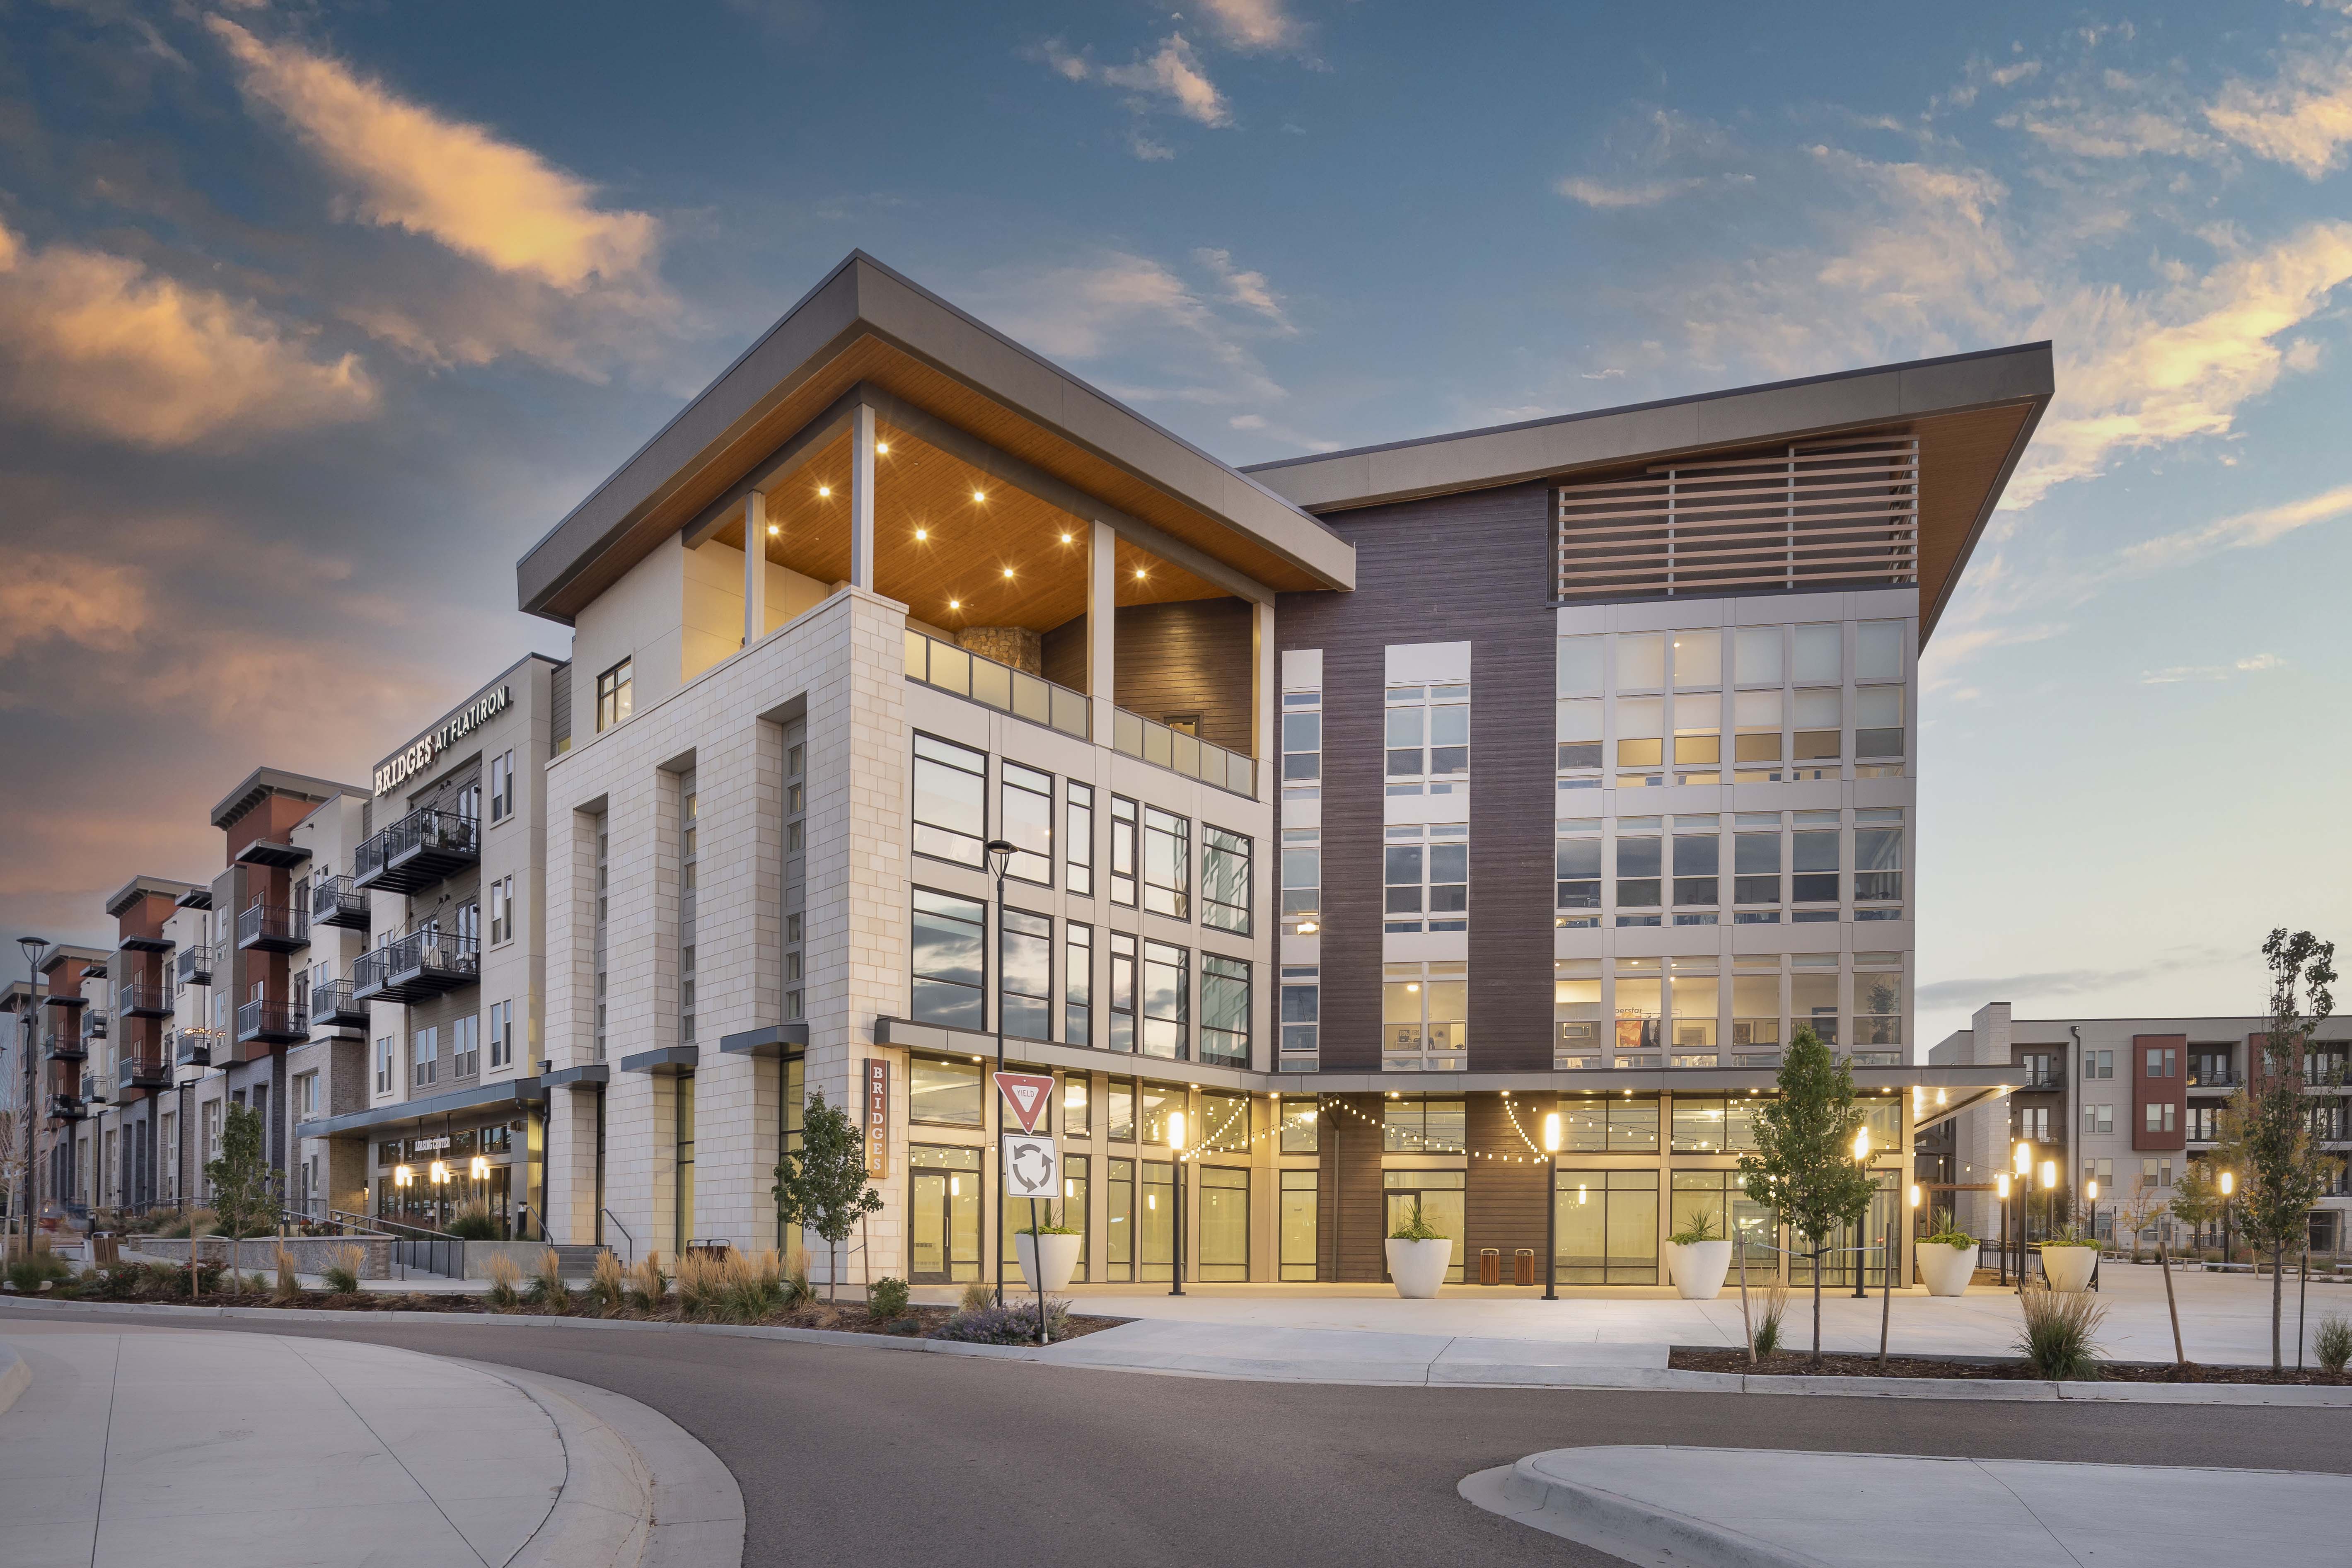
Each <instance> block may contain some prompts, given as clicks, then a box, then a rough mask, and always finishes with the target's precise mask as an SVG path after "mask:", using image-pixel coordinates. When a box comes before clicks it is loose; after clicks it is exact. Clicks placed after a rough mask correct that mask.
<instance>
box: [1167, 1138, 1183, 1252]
mask: <svg viewBox="0 0 2352 1568" xmlns="http://www.w3.org/2000/svg"><path fill="white" fill-rule="evenodd" d="M1168 1153H1169V1156H1170V1158H1169V1162H1168V1169H1169V1171H1170V1172H1171V1173H1172V1174H1173V1175H1174V1176H1175V1178H1176V1213H1175V1215H1174V1217H1175V1221H1176V1245H1175V1246H1174V1247H1171V1249H1170V1251H1171V1253H1172V1254H1173V1256H1174V1258H1175V1266H1174V1267H1173V1268H1171V1269H1170V1272H1171V1274H1173V1275H1174V1276H1175V1279H1174V1282H1173V1283H1171V1285H1170V1286H1169V1287H1168V1293H1169V1294H1170V1295H1171V1296H1181V1295H1182V1294H1183V1293H1184V1113H1183V1112H1182V1111H1181V1110H1171V1111H1170V1112H1169V1113H1168Z"/></svg>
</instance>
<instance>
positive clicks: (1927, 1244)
mask: <svg viewBox="0 0 2352 1568" xmlns="http://www.w3.org/2000/svg"><path fill="white" fill-rule="evenodd" d="M1916 1250H1917V1252H1918V1255H1919V1278H1920V1279H1924V1280H1926V1281H1927V1294H1928V1295H1930V1296H1965V1295H1967V1294H1968V1289H1969V1280H1971V1279H1975V1278H1976V1272H1977V1249H1976V1247H1975V1244H1973V1243H1971V1244H1970V1245H1969V1246H1967V1247H1951V1246H1948V1245H1946V1244H1945V1243H1943V1242H1940V1241H1923V1242H1920V1243H1919V1244H1918V1246H1917V1248H1916Z"/></svg>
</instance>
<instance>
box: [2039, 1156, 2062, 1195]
mask: <svg viewBox="0 0 2352 1568" xmlns="http://www.w3.org/2000/svg"><path fill="white" fill-rule="evenodd" d="M2057 1190H2058V1162H2057V1161H2055V1160H2044V1161H2042V1191H2044V1192H2055V1191H2057Z"/></svg>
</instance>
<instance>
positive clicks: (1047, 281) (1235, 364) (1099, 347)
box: [975, 249, 1296, 406]
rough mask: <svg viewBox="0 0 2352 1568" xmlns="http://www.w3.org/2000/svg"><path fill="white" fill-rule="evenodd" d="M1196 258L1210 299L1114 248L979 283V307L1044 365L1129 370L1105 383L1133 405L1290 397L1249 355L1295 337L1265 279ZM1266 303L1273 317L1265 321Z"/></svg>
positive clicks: (1211, 254)
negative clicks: (1209, 284)
mask: <svg viewBox="0 0 2352 1568" xmlns="http://www.w3.org/2000/svg"><path fill="white" fill-rule="evenodd" d="M1194 255H1195V259H1196V260H1198V261H1199V262H1200V263H1201V264H1202V267H1203V268H1204V270H1206V271H1207V272H1208V274H1209V275H1210V277H1211V278H1212V279H1214V280H1215V282H1216V284H1217V288H1216V289H1215V291H1214V296H1213V297H1211V296H1209V295H1207V294H1206V293H1204V291H1203V290H1202V289H1197V288H1195V287H1194V286H1193V285H1192V284H1191V283H1189V282H1187V281H1186V280H1185V279H1184V278H1183V277H1181V276H1180V275H1179V274H1178V273H1177V272H1176V271H1175V270H1174V269H1173V268H1170V267H1168V266H1167V265H1165V264H1163V263H1161V262H1160V261H1157V260H1154V259H1153V258H1150V257H1145V256H1138V255H1135V254H1133V253H1131V252H1129V251H1119V250H1111V251H1104V252H1102V253H1100V254H1099V255H1097V257H1095V258H1092V259H1090V260H1087V261H1083V262H1076V263H1071V264H1067V265H1063V266H1058V267H1052V268H1045V269H1043V270H1040V271H1037V272H1033V273H1024V274H1020V275H1018V276H1011V277H1002V278H998V279H993V280H990V281H987V282H983V283H982V286H981V287H980V289H978V290H976V294H977V299H976V301H975V302H976V303H977V304H979V305H981V306H982V307H983V308H984V309H983V313H984V314H985V315H986V316H987V317H988V319H989V320H991V321H997V322H998V323H999V324H1001V325H1002V326H1003V328H1004V330H1005V331H1008V332H1010V333H1012V335H1013V336H1014V337H1015V338H1018V339H1019V340H1020V341H1021V342H1025V343H1027V344H1028V345H1029V346H1030V347H1032V348H1034V349H1035V350H1036V351H1037V352H1038V353H1042V354H1044V355H1045V356H1046V357H1047V358H1049V359H1057V360H1071V361H1080V362H1107V363H1111V364H1114V365H1116V366H1118V367H1120V368H1122V369H1129V368H1131V369H1132V371H1133V372H1134V373H1136V374H1135V375H1134V377H1133V378H1132V379H1128V380H1118V379H1114V380H1110V381H1108V382H1106V384H1105V385H1104V390H1105V391H1107V392H1108V393H1110V394H1111V395H1113V396H1115V397H1118V398H1121V399H1124V400H1127V401H1129V402H1138V403H1151V402H1170V401H1174V402H1182V403H1192V404H1200V405H1223V406H1231V405H1235V404H1251V403H1257V404H1264V403H1271V402H1278V401H1281V400H1282V399H1284V398H1286V397H1287V396H1288V393H1287V392H1286V391H1285V390H1284V389H1283V387H1281V386H1280V385H1279V384H1276V382H1275V381H1274V380H1273V378H1272V377H1270V376H1269V375H1267V374H1266V372H1265V366H1264V365H1263V364H1261V363H1259V361H1258V359H1257V356H1256V354H1255V353H1254V352H1253V351H1252V349H1251V347H1250V344H1251V342H1253V341H1254V340H1261V339H1264V338H1265V337H1266V336H1268V335H1269V334H1271V335H1275V336H1287V335H1289V334H1290V333H1291V332H1292V331H1295V330H1296V329H1294V328H1292V327H1291V326H1290V324H1289V323H1288V321H1286V320H1282V319H1280V317H1279V310H1280V303H1281V301H1280V297H1279V296H1278V295H1276V293H1275V292H1274V290H1273V289H1272V288H1271V287H1270V286H1269V285H1268V284H1267V282H1266V280H1265V276H1264V275H1263V274H1261V273H1256V272H1247V271H1243V270H1241V269H1238V268H1234V266H1233V265H1232V259H1231V257H1230V256H1229V255H1228V253H1226V252H1224V251H1221V250H1207V249H1203V250H1202V251H1197V252H1195V253H1194ZM1212 258H1214V259H1212ZM1267 305H1271V306H1272V307H1274V309H1275V310H1276V316H1274V317H1269V316H1267V315H1266V313H1265V306H1267Z"/></svg>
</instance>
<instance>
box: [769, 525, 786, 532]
mask: <svg viewBox="0 0 2352 1568" xmlns="http://www.w3.org/2000/svg"><path fill="white" fill-rule="evenodd" d="M768 531H769V532H770V533H782V532H783V530H782V529H781V528H778V527H777V526H776V525H775V524H774V523H770V524H768Z"/></svg>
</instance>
